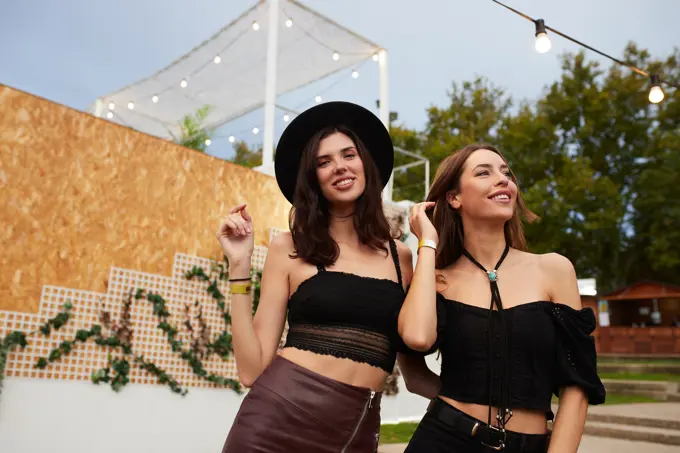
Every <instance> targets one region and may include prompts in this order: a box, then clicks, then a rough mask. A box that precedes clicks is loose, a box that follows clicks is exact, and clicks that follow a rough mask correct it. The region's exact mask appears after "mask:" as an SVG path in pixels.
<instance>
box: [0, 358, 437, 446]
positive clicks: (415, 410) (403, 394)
mask: <svg viewBox="0 0 680 453" xmlns="http://www.w3.org/2000/svg"><path fill="white" fill-rule="evenodd" d="M428 364H429V365H430V367H431V368H432V369H433V370H434V371H435V372H437V373H438V372H439V366H438V364H437V363H436V362H435V361H434V355H433V356H430V357H428ZM399 387H400V389H399V394H398V395H397V396H395V397H385V398H384V399H383V406H382V417H383V422H385V423H395V422H399V421H406V420H413V421H417V420H420V418H421V417H422V416H423V414H424V413H425V409H426V407H427V404H428V401H427V400H425V399H424V398H422V397H420V396H417V395H413V394H409V393H408V392H407V390H406V388H405V387H404V385H403V380H400V383H399ZM242 398H243V396H239V395H237V394H236V393H234V392H233V391H232V390H221V389H220V390H216V389H197V388H193V389H190V391H189V394H188V395H187V396H185V397H183V398H182V397H180V396H178V395H175V394H173V393H171V392H170V391H169V390H168V388H166V387H162V386H147V385H139V384H129V385H127V386H126V387H125V388H124V389H123V390H122V391H121V392H120V393H115V392H113V391H112V390H111V388H110V387H108V386H105V385H100V386H96V385H94V384H92V383H91V382H85V381H61V380H51V379H18V378H7V379H5V382H4V387H3V389H2V395H0V453H61V452H68V453H93V452H97V453H121V452H125V453H186V452H191V453H219V452H220V451H221V449H222V444H223V443H224V439H225V438H226V435H227V433H228V431H229V428H230V426H231V423H232V421H233V420H234V417H235V416H236V412H237V411H238V408H239V406H240V404H241V401H242Z"/></svg>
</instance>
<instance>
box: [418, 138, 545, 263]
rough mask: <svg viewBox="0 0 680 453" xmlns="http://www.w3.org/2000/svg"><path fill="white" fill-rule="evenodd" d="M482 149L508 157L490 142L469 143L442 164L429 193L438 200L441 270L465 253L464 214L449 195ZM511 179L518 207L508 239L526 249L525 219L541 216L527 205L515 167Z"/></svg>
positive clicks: (508, 226) (508, 227)
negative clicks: (515, 186)
mask: <svg viewBox="0 0 680 453" xmlns="http://www.w3.org/2000/svg"><path fill="white" fill-rule="evenodd" d="M479 149H488V150H489V151H493V152H494V153H496V154H498V155H499V156H501V158H502V159H503V160H506V159H505V157H503V154H501V152H500V151H499V150H498V149H497V148H496V147H494V146H491V145H487V144H472V145H467V146H466V147H464V148H463V149H461V150H459V151H456V152H455V153H453V154H451V155H450V156H449V157H447V158H446V159H444V160H443V161H442V162H441V164H439V167H438V168H437V173H436V174H435V177H434V182H433V183H432V186H431V187H430V192H429V193H428V194H427V201H434V202H435V208H434V212H433V213H432V214H431V219H432V224H433V225H434V227H435V228H436V229H437V232H438V234H439V245H438V247H437V254H436V258H435V267H436V268H437V269H444V268H446V267H448V266H450V265H451V264H453V263H455V262H456V260H457V259H458V258H460V256H461V255H462V254H463V240H464V237H465V233H464V231H463V220H462V219H461V217H460V213H459V212H458V211H457V210H455V209H453V208H452V207H451V205H450V204H449V202H448V200H447V194H448V193H449V192H453V193H457V192H459V191H460V177H461V175H462V174H463V170H464V169H465V163H466V162H467V160H468V158H469V157H470V155H471V154H472V153H474V152H475V151H477V150H479ZM506 162H507V161H506ZM510 179H512V181H513V182H514V183H515V184H517V205H516V206H515V212H514V213H513V214H512V218H511V219H510V220H508V221H507V222H505V227H504V230H505V240H506V242H507V243H508V245H510V247H513V248H515V249H518V250H522V251H526V250H527V241H526V239H525V237H524V225H523V224H522V218H524V219H525V220H526V221H528V222H533V221H535V220H536V219H538V216H537V215H536V214H534V213H533V212H531V211H530V210H529V208H527V205H526V203H525V202H524V199H523V198H522V194H521V192H520V190H519V183H518V182H517V177H516V176H515V174H514V173H513V172H512V170H510Z"/></svg>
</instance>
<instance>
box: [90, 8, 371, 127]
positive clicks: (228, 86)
mask: <svg viewBox="0 0 680 453" xmlns="http://www.w3.org/2000/svg"><path fill="white" fill-rule="evenodd" d="M279 21H280V23H279V24H278V53H277V55H278V63H277V80H276V92H277V95H281V94H283V93H287V92H290V91H292V90H295V89H296V88H299V87H302V86H304V85H306V84H308V83H310V82H313V81H315V80H318V79H321V78H323V77H326V76H328V75H330V74H333V73H335V72H337V71H340V70H343V69H348V68H352V67H355V66H357V65H358V64H359V63H360V62H361V61H363V60H366V59H367V58H372V57H373V56H374V55H375V54H376V53H377V52H378V51H379V50H380V49H381V47H380V46H378V45H377V44H375V43H372V42H370V41H369V40H367V39H365V38H363V37H361V36H359V35H357V34H355V33H353V32H351V31H349V30H347V29H346V28H344V27H342V26H340V25H338V24H336V23H335V22H333V21H332V20H330V19H328V18H326V17H323V16H321V15H320V14H318V13H316V12H315V11H312V10H311V9H309V8H307V7H306V6H304V5H302V4H301V3H299V2H297V1H294V0H280V10H279ZM290 21H292V24H291V23H290ZM254 24H257V27H254ZM288 25H290V26H288ZM254 28H259V29H258V30H254ZM267 31H268V5H267V2H266V1H260V2H258V3H257V4H256V5H255V6H253V7H252V8H251V9H249V10H248V11H246V12H244V13H243V14H242V15H241V16H240V17H238V18H237V19H236V20H234V21H233V22H232V23H231V24H229V25H227V26H225V27H224V28H223V29H221V30H220V31H218V32H217V33H216V34H215V35H213V36H212V37H211V38H209V39H208V40H206V41H205V42H203V43H201V44H200V45H199V46H197V47H195V48H194V49H193V50H192V51H190V52H189V53H187V54H186V55H183V56H182V57H180V58H178V59H177V60H176V61H174V62H173V63H171V64H170V65H169V66H167V67H166V68H164V69H162V70H160V71H159V72H157V73H155V74H153V75H151V76H149V77H147V78H145V79H143V80H140V81H138V82H135V83H133V84H131V85H128V86H127V87H125V88H123V89H121V90H119V91H117V92H115V93H111V94H108V95H105V96H101V97H100V98H99V99H100V100H101V102H102V104H100V106H101V111H100V112H99V113H100V115H101V116H104V117H107V115H109V116H110V115H112V117H111V118H110V120H111V121H115V122H118V123H120V124H123V125H125V126H129V127H132V128H134V129H137V130H139V131H142V132H146V133H149V134H152V135H155V136H159V137H170V132H169V131H172V132H173V133H176V132H177V124H178V122H179V121H180V120H181V119H182V118H183V117H184V116H185V115H189V114H193V113H195V112H196V110H197V109H199V108H201V107H203V106H205V105H210V106H211V108H212V110H211V113H210V115H209V116H208V118H207V120H206V121H205V122H204V124H205V126H206V127H207V128H208V129H211V128H216V127H218V126H220V125H222V124H224V123H226V122H228V121H230V120H232V119H235V118H238V117H239V116H241V115H244V114H246V113H249V112H252V111H253V110H256V109H258V108H260V107H262V106H263V105H264V101H265V75H266V63H267V58H266V56H267ZM334 54H337V55H335V56H334ZM216 57H219V63H216V62H215V61H216V60H215V59H216ZM335 57H337V59H336V58H335ZM182 81H186V87H182V86H181V85H180V84H181V83H182ZM154 96H156V97H157V98H155V97H154ZM154 100H157V102H154ZM111 106H113V110H109V109H110V107H111ZM129 107H132V109H131V108H129ZM109 111H110V112H111V113H110V114H109V113H108V112H109Z"/></svg>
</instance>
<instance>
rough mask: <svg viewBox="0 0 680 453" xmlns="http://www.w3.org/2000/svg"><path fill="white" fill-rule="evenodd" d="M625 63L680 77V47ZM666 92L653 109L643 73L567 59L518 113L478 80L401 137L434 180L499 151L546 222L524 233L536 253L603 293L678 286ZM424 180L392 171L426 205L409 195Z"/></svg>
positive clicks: (679, 134)
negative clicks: (466, 150) (461, 152)
mask: <svg viewBox="0 0 680 453" xmlns="http://www.w3.org/2000/svg"><path fill="white" fill-rule="evenodd" d="M623 60H625V61H628V62H631V63H632V64H634V65H635V66H638V67H642V68H645V69H647V70H649V71H650V72H653V73H658V74H660V75H661V76H662V78H664V79H666V80H670V81H674V82H675V83H676V84H677V83H678V82H679V81H680V66H679V64H678V61H680V53H678V51H676V52H675V54H674V55H672V56H671V57H669V58H668V59H666V60H665V61H656V60H653V59H652V58H651V57H650V55H649V54H648V52H646V51H644V50H641V49H638V48H637V47H636V46H635V45H633V44H630V45H629V46H628V47H627V48H626V49H625V51H624V56H623ZM665 91H666V100H664V101H663V103H662V104H659V105H658V106H654V105H651V104H650V103H649V101H648V99H647V93H648V80H646V79H645V78H644V77H640V76H639V75H637V74H635V73H633V72H632V71H631V70H629V69H627V68H622V67H621V66H618V65H612V66H609V67H608V68H604V69H602V68H601V67H600V65H599V64H598V63H597V62H596V61H592V60H588V59H587V58H586V56H585V54H584V53H583V52H581V53H577V54H566V55H564V56H563V57H562V75H561V77H560V79H559V80H558V81H556V82H555V83H553V84H552V85H551V86H549V87H548V88H547V90H546V92H545V93H544V95H543V96H542V97H541V98H540V99H539V100H538V101H537V102H533V103H528V102H523V103H521V104H520V105H519V106H518V107H517V109H514V110H513V109H512V105H513V101H512V99H511V98H510V97H509V96H507V95H506V94H505V92H504V91H503V90H502V89H500V88H498V87H496V86H494V85H493V84H492V83H490V82H488V81H487V80H486V79H484V78H478V79H476V80H474V81H472V82H463V83H461V84H454V85H453V88H452V90H451V91H450V92H449V102H448V105H445V106H431V107H430V108H429V109H428V123H427V125H426V127H425V130H424V131H423V132H422V133H419V132H418V131H413V130H408V129H406V128H403V127H393V128H392V134H393V136H394V142H395V145H397V146H401V147H405V148H407V149H409V148H411V150H414V148H417V149H418V150H420V151H421V152H422V154H423V156H425V157H427V158H428V159H429V160H430V162H431V165H432V169H433V173H434V169H436V167H437V165H438V164H439V163H440V162H441V160H442V159H443V158H444V157H446V156H448V155H449V154H451V153H452V152H454V151H455V150H457V149H460V148H462V147H463V146H465V145H467V144H469V143H475V142H490V143H492V144H495V145H497V146H498V147H499V148H500V149H501V150H502V151H503V153H504V155H505V156H506V157H507V159H508V161H509V163H510V165H511V168H512V169H513V171H514V172H515V174H516V175H517V177H518V179H519V182H520V188H521V190H522V193H523V195H524V197H525V199H526V201H527V204H528V205H529V207H530V209H531V210H532V211H534V212H535V213H536V214H538V215H539V216H540V217H541V219H540V220H539V221H538V222H536V223H534V224H532V225H527V226H526V232H527V237H528V240H529V244H530V246H531V248H532V250H533V251H535V252H539V253H540V252H548V251H556V252H558V253H562V254H564V255H566V256H568V257H569V258H570V259H571V260H572V261H573V262H574V264H575V266H576V269H577V273H578V275H579V276H582V277H595V278H597V279H598V287H599V290H600V291H601V292H603V291H604V292H606V291H609V290H611V289H614V288H616V287H619V286H622V285H625V284H629V283H632V282H634V281H637V280H641V279H647V278H653V279H657V280H664V281H668V282H671V283H678V282H680V272H678V271H679V270H680V201H679V200H680V199H679V198H678V197H677V195H676V194H675V186H676V185H677V184H678V183H680V97H679V95H678V94H677V92H675V91H674V90H665ZM400 159H402V158H401V157H397V159H396V162H397V165H399V164H401V163H403V162H401V161H400ZM414 170H415V169H414ZM411 173H414V174H415V173H416V171H413V172H411ZM418 181H422V175H420V178H419V179H418ZM415 182H416V178H415V176H414V175H400V174H397V175H395V198H396V199H401V198H410V199H414V200H420V199H421V198H422V195H420V193H421V190H420V188H415V189H412V188H409V185H410V184H414V183H415Z"/></svg>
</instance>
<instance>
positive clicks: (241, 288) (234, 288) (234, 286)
mask: <svg viewBox="0 0 680 453" xmlns="http://www.w3.org/2000/svg"><path fill="white" fill-rule="evenodd" d="M251 288H252V284H251V283H250V282H247V283H231V284H230V285H229V290H230V291H231V293H232V294H250V289H251Z"/></svg>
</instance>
